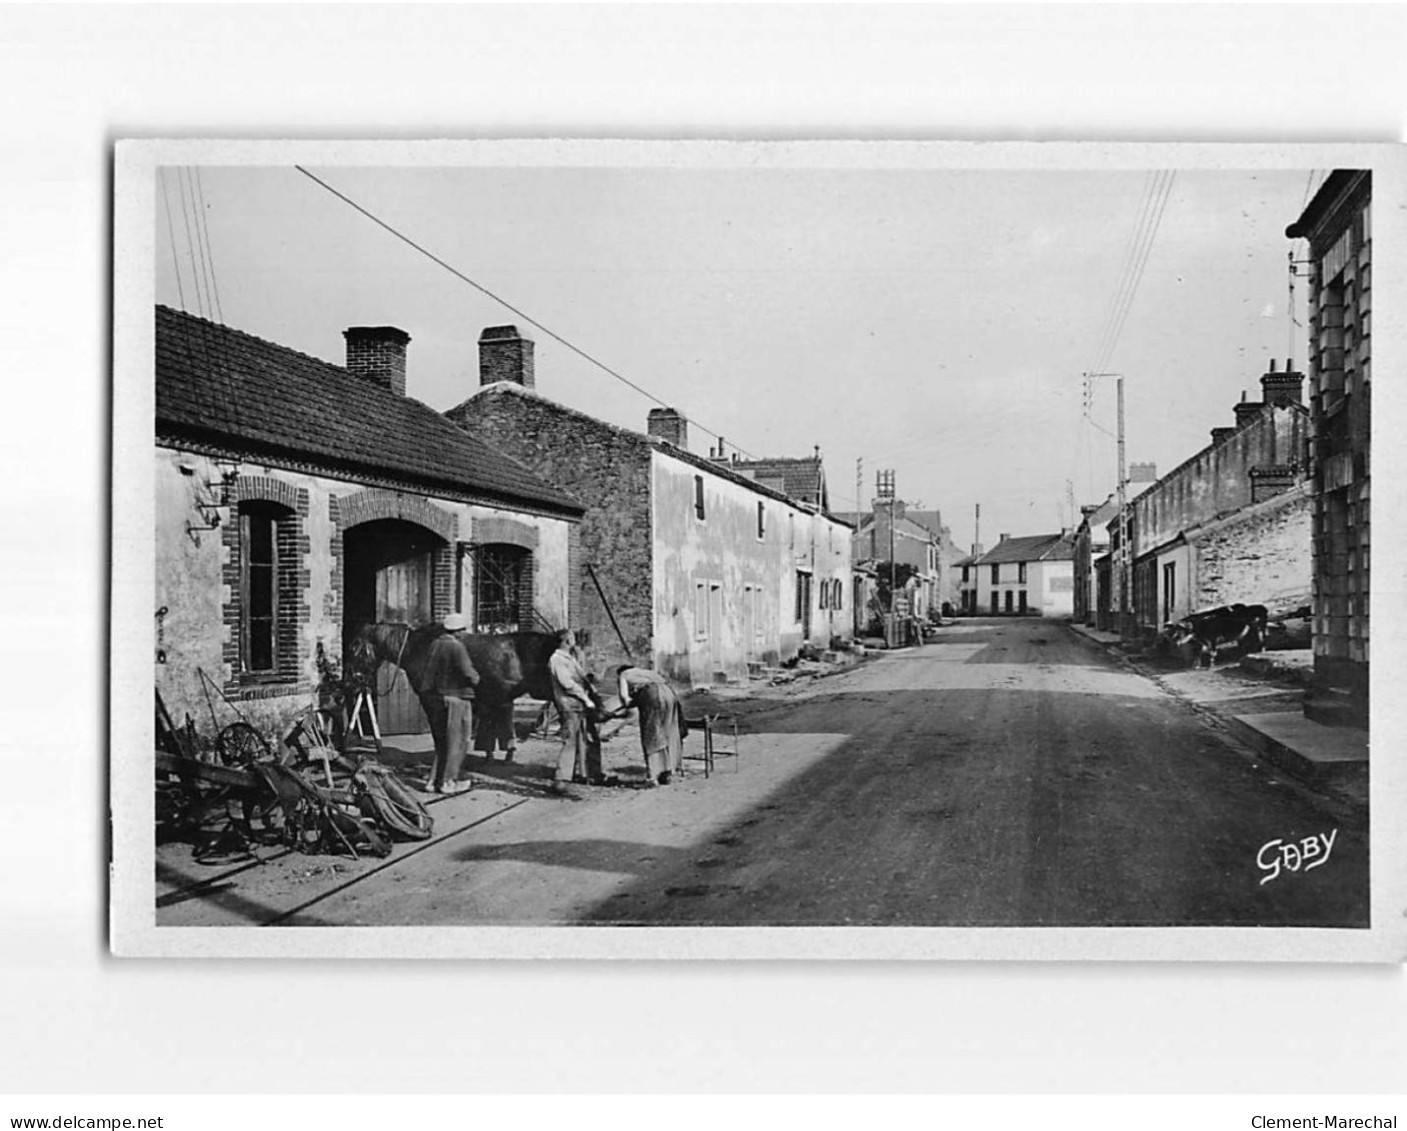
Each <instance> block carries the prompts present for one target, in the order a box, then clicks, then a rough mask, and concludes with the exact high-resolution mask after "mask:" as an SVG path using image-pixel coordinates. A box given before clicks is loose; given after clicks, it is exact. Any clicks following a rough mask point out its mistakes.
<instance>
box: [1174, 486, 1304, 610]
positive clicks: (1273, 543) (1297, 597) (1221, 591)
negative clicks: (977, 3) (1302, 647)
mask: <svg viewBox="0 0 1407 1131" xmlns="http://www.w3.org/2000/svg"><path fill="white" fill-rule="evenodd" d="M1311 521H1312V500H1311V496H1310V490H1309V486H1308V485H1307V484H1301V485H1300V486H1298V487H1296V488H1294V489H1293V490H1291V491H1288V492H1286V493H1284V494H1282V495H1277V496H1275V497H1274V498H1272V499H1269V500H1267V501H1265V502H1263V503H1258V504H1256V505H1254V506H1249V507H1246V508H1244V509H1243V510H1241V511H1239V512H1237V513H1236V514H1234V515H1230V516H1228V517H1226V518H1224V519H1221V520H1219V521H1217V522H1214V523H1209V524H1207V525H1206V526H1204V527H1202V528H1200V529H1199V530H1196V531H1191V532H1189V535H1188V539H1189V541H1190V542H1192V544H1193V546H1194V547H1195V551H1196V579H1195V581H1194V583H1193V586H1192V589H1191V593H1190V594H1189V597H1190V602H1191V606H1192V609H1193V610H1194V611H1195V610H1197V609H1206V608H1214V607H1217V606H1220V605H1231V604H1236V603H1238V602H1240V603H1242V604H1247V605H1265V606H1266V607H1267V608H1268V609H1269V610H1270V613H1271V615H1272V616H1275V615H1278V614H1281V613H1286V612H1289V611H1291V610H1293V609H1297V608H1300V607H1301V606H1304V605H1308V604H1309V603H1310V591H1311V586H1312V573H1313V566H1312V548H1311V542H1310V524H1311Z"/></svg>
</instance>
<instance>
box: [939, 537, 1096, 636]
mask: <svg viewBox="0 0 1407 1131" xmlns="http://www.w3.org/2000/svg"><path fill="white" fill-rule="evenodd" d="M964 568H966V569H967V570H968V571H969V575H970V577H971V578H972V581H971V582H970V586H971V587H970V588H968V589H966V590H965V592H966V593H969V594H971V596H969V597H967V598H966V600H967V601H968V610H967V611H968V612H971V613H974V614H976V615H979V616H981V615H990V616H1007V615H1016V616H1029V615H1034V616H1043V617H1068V616H1070V615H1071V613H1072V612H1073V610H1074V539H1073V538H1072V537H1071V535H1070V532H1069V531H1065V530H1062V531H1060V532H1058V533H1056V534H1030V535H1023V536H1020V537H1012V536H1011V535H1010V534H1003V535H1002V536H1001V537H1000V539H999V540H998V541H997V544H996V545H995V546H993V547H992V548H991V549H990V550H988V551H987V552H986V553H984V554H982V555H980V556H973V557H971V558H969V559H967V560H966V565H965V567H964Z"/></svg>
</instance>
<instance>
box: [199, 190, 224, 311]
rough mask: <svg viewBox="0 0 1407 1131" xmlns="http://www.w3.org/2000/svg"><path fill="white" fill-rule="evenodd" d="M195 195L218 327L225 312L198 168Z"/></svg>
mask: <svg viewBox="0 0 1407 1131" xmlns="http://www.w3.org/2000/svg"><path fill="white" fill-rule="evenodd" d="M195 184H196V195H197V196H198V197H199V199H200V213H199V215H200V234H201V240H202V241H203V242H204V244H205V256H206V258H207V259H208V260H209V263H210V287H211V290H212V291H213V292H214V294H215V317H216V319H217V320H218V321H219V323H220V325H222V326H223V325H224V324H225V310H224V306H223V305H222V304H221V302H220V276H219V274H218V273H217V272H216V270H215V249H214V247H213V246H212V245H211V243H210V217H209V213H208V207H209V206H208V205H207V203H206V200H205V181H204V179H203V178H202V177H201V175H200V167H199V166H196V169H195Z"/></svg>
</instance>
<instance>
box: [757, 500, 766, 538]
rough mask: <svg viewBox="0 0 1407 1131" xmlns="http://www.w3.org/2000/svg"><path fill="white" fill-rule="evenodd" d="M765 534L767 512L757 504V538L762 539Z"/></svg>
mask: <svg viewBox="0 0 1407 1131" xmlns="http://www.w3.org/2000/svg"><path fill="white" fill-rule="evenodd" d="M766 533H767V512H766V511H765V510H763V508H762V504H761V503H760V502H759V503H758V504H757V536H758V537H759V538H761V537H763V535H765V534H766Z"/></svg>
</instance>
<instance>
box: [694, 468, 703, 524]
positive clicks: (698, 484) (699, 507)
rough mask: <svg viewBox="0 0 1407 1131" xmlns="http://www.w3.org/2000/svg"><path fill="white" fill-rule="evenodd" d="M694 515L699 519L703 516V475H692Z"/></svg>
mask: <svg viewBox="0 0 1407 1131" xmlns="http://www.w3.org/2000/svg"><path fill="white" fill-rule="evenodd" d="M694 517H695V518H697V519H699V520H700V521H702V520H703V518H704V490H703V476H702V475H695V476H694Z"/></svg>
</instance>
